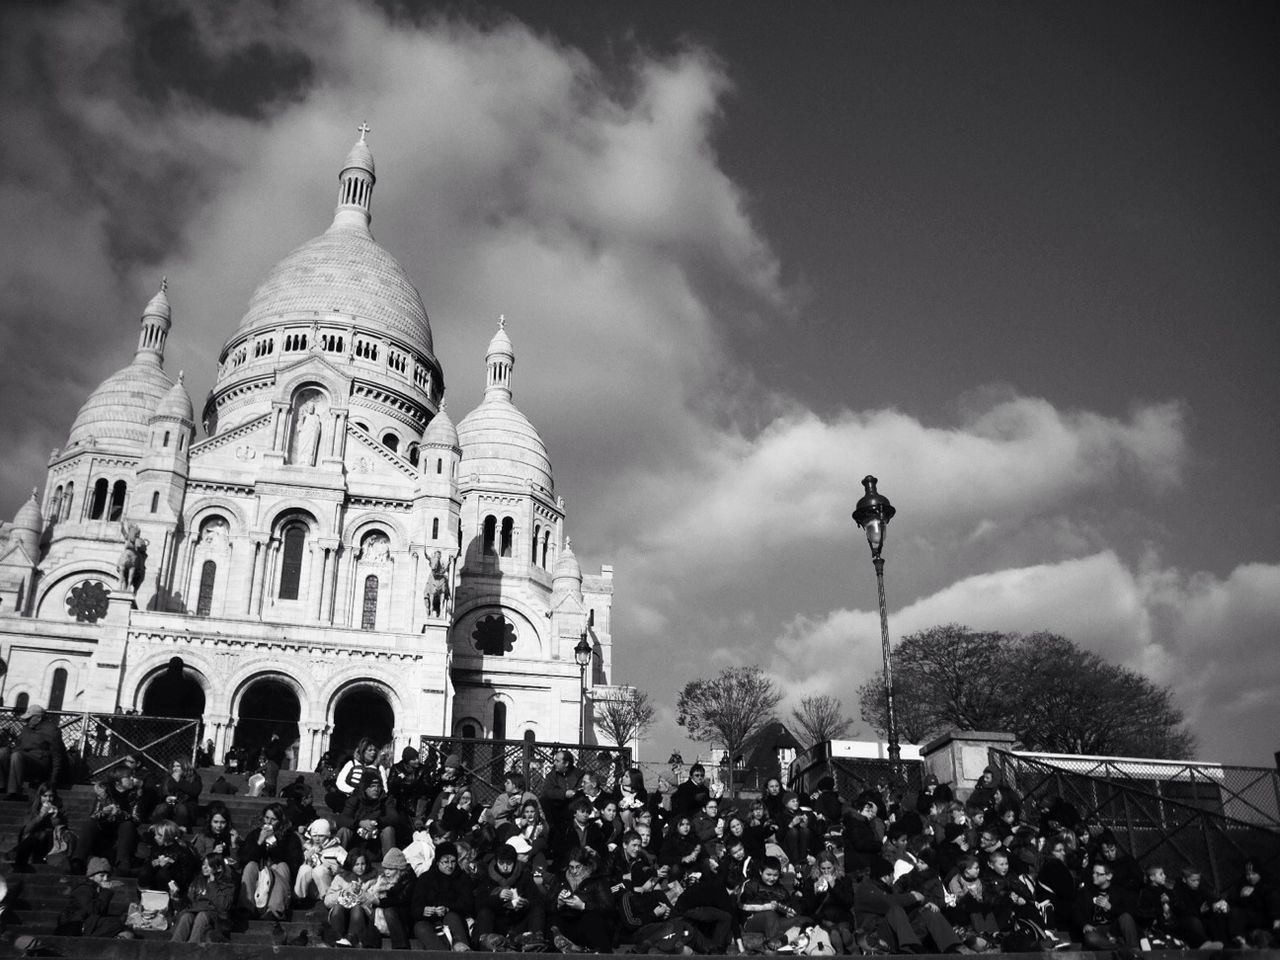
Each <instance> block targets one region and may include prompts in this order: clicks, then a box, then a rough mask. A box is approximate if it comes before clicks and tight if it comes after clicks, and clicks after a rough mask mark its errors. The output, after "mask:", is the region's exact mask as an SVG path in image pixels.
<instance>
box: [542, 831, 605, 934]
mask: <svg viewBox="0 0 1280 960" xmlns="http://www.w3.org/2000/svg"><path fill="white" fill-rule="evenodd" d="M597 869H598V861H597V859H596V854H595V851H594V850H592V849H591V848H589V847H575V848H574V849H572V850H570V851H569V855H568V858H567V863H566V865H565V869H564V873H563V874H562V875H558V876H556V877H554V878H553V879H552V880H551V884H550V887H549V888H548V890H547V905H548V907H547V909H548V913H549V916H548V922H549V923H550V925H551V934H552V942H553V943H554V944H555V947H556V949H557V950H559V951H560V952H561V953H573V952H577V950H576V948H578V947H581V948H583V949H585V950H587V951H590V952H593V953H610V952H611V951H612V949H613V929H614V923H615V919H614V909H615V908H614V901H613V898H612V897H611V896H610V894H609V888H608V885H607V881H606V879H605V878H604V877H601V876H597V873H596V871H597Z"/></svg>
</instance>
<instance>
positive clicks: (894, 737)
mask: <svg viewBox="0 0 1280 960" xmlns="http://www.w3.org/2000/svg"><path fill="white" fill-rule="evenodd" d="M876 482H877V481H876V478H875V477H873V476H870V475H868V476H865V477H863V478H862V485H863V487H865V488H866V491H867V492H866V493H865V494H864V495H863V497H862V499H861V500H859V501H858V505H857V507H856V508H855V509H854V511H853V520H854V522H855V523H857V525H858V526H860V527H861V528H862V529H863V530H864V531H865V532H866V534H867V544H868V545H869V546H870V547H871V562H872V564H874V565H875V568H876V586H877V587H878V588H879V590H880V649H881V653H883V655H884V699H885V713H886V717H887V721H888V722H887V723H886V724H885V726H886V727H888V729H887V730H886V731H885V732H886V733H887V734H888V735H889V766H890V767H891V768H892V770H893V776H894V779H895V780H896V779H897V777H898V767H899V765H900V762H901V759H902V748H901V747H900V746H899V745H898V719H897V717H896V716H895V715H894V712H893V662H892V660H891V659H890V656H889V614H888V612H887V611H886V610H885V604H884V557H882V556H880V550H881V549H882V548H883V547H884V533H885V529H886V528H887V527H888V526H889V521H890V520H892V519H893V515H894V514H895V513H897V511H896V510H894V508H893V504H891V503H890V502H889V498H888V497H884V496H881V495H880V494H879V493H877V492H876Z"/></svg>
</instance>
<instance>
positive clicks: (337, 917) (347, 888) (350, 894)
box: [324, 848, 378, 947]
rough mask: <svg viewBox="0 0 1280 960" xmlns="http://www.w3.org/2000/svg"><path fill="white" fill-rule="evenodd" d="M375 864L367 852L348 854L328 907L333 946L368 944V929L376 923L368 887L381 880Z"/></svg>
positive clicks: (332, 886) (327, 900) (327, 897)
mask: <svg viewBox="0 0 1280 960" xmlns="http://www.w3.org/2000/svg"><path fill="white" fill-rule="evenodd" d="M372 863H373V861H371V860H370V859H369V854H368V853H367V852H366V851H365V850H364V849H362V848H361V849H356V850H351V851H348V853H347V858H346V860H345V861H343V864H342V869H341V870H340V871H338V873H337V874H335V875H334V878H333V882H332V883H330V884H329V890H328V892H327V893H326V894H325V895H324V905H325V907H326V909H327V914H326V922H327V923H328V927H329V931H330V932H331V933H332V941H333V942H332V945H333V946H337V947H350V946H352V945H353V944H357V943H363V942H364V936H365V927H366V926H369V925H371V924H372V922H373V907H372V905H370V903H369V900H368V888H369V887H371V886H373V884H374V883H375V882H376V880H377V878H378V874H377V873H376V872H375V871H374V869H373V866H372ZM326 939H328V938H326Z"/></svg>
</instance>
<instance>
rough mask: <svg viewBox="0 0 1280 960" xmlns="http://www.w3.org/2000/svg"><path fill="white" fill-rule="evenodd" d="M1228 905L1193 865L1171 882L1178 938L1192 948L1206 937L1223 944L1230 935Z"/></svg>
mask: <svg viewBox="0 0 1280 960" xmlns="http://www.w3.org/2000/svg"><path fill="white" fill-rule="evenodd" d="M1230 910H1231V908H1230V906H1229V905H1228V904H1227V901H1226V898H1225V897H1221V896H1219V895H1218V894H1217V893H1215V892H1214V890H1213V889H1212V888H1211V887H1210V886H1209V885H1208V884H1206V883H1205V882H1204V878H1203V877H1202V876H1201V874H1200V871H1199V870H1197V869H1196V868H1195V867H1184V868H1183V869H1182V877H1181V879H1179V880H1178V882H1177V883H1175V884H1174V885H1173V913H1174V918H1175V929H1176V930H1177V932H1178V938H1179V939H1180V940H1182V941H1183V942H1185V943H1186V945H1187V946H1189V947H1190V948H1191V949H1192V950H1196V949H1199V948H1200V945H1201V944H1203V943H1205V942H1206V941H1209V940H1213V941H1217V942H1218V943H1221V944H1225V943H1226V942H1227V939H1228V937H1229V936H1230V921H1229V913H1230Z"/></svg>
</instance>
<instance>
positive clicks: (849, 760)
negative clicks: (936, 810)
mask: <svg viewBox="0 0 1280 960" xmlns="http://www.w3.org/2000/svg"><path fill="white" fill-rule="evenodd" d="M826 776H829V777H831V778H832V779H834V780H835V785H836V786H835V789H836V793H838V794H839V795H840V799H841V800H843V801H845V802H846V803H848V804H850V805H851V806H854V805H856V804H855V801H856V800H857V797H858V794H860V793H862V791H864V790H875V791H877V792H879V793H880V795H881V796H883V797H885V798H886V799H888V800H890V801H894V800H897V801H899V802H905V803H906V804H908V805H910V806H912V807H913V808H914V805H915V800H916V797H918V796H919V795H920V789H921V786H922V784H923V782H924V764H923V763H922V762H921V761H919V760H899V761H898V774H897V776H896V777H895V775H894V770H893V762H892V761H891V760H887V759H881V758H879V757H830V758H826V759H823V760H819V761H818V762H816V763H812V764H810V765H808V766H806V767H803V768H802V769H800V770H799V772H797V773H796V775H795V776H794V777H792V780H791V784H790V787H791V789H792V790H796V791H799V792H801V793H808V792H810V791H812V790H814V789H816V788H817V785H818V781H819V780H821V779H822V778H823V777H826Z"/></svg>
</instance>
